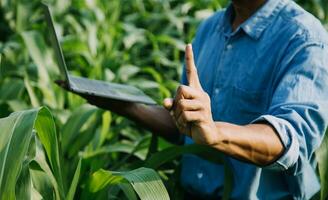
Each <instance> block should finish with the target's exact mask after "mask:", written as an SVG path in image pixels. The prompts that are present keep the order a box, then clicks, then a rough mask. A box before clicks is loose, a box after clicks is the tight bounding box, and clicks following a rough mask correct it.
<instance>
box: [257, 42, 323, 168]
mask: <svg viewBox="0 0 328 200" xmlns="http://www.w3.org/2000/svg"><path fill="white" fill-rule="evenodd" d="M286 52H287V53H286V55H285V56H284V57H283V59H282V61H281V62H280V63H281V64H280V65H279V69H277V78H276V79H275V80H274V84H273V85H274V89H273V92H272V98H271V103H270V106H269V109H268V112H267V113H266V114H265V115H263V116H260V117H259V118H258V119H256V120H254V121H253V122H252V123H257V122H263V121H264V122H267V123H269V124H271V125H272V126H273V127H274V129H275V130H276V133H277V134H278V136H279V137H280V140H281V142H282V143H283V145H284V148H285V150H284V152H283V154H282V155H281V156H280V158H278V160H276V161H275V162H274V163H272V164H270V165H268V166H266V167H264V168H265V169H270V170H278V171H284V170H289V171H291V173H293V174H294V173H297V172H298V171H299V170H301V169H300V166H304V164H306V165H308V164H309V163H310V160H311V159H312V158H313V155H314V152H315V150H316V149H317V148H318V147H319V145H320V144H321V142H322V139H323V136H324V133H325V130H326V127H327V121H328V115H327V114H328V50H327V45H326V44H323V43H321V42H316V41H311V42H309V41H307V42H304V40H301V39H299V40H297V42H294V43H293V44H291V46H290V47H289V48H288V49H287V51H286ZM304 162H309V163H304Z"/></svg>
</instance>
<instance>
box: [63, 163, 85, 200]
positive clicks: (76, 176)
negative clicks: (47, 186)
mask: <svg viewBox="0 0 328 200" xmlns="http://www.w3.org/2000/svg"><path fill="white" fill-rule="evenodd" d="M81 164H82V159H80V160H79V163H78V164H77V167H76V170H75V173H74V177H73V180H72V183H71V186H70V188H69V191H68V194H67V196H66V200H73V199H74V195H75V191H76V188H77V185H78V183H79V178H80V174H81Z"/></svg>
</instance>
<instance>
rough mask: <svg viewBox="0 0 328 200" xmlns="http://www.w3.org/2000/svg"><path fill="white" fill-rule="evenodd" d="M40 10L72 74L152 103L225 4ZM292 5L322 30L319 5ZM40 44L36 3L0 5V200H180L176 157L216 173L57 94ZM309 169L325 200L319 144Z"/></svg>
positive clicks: (104, 4) (144, 0)
mask: <svg viewBox="0 0 328 200" xmlns="http://www.w3.org/2000/svg"><path fill="white" fill-rule="evenodd" d="M46 2H47V3H48V4H49V5H51V10H52V11H53V15H54V18H55V26H56V30H57V33H58V35H59V38H60V42H61V45H62V47H63V51H64V55H65V60H66V61H67V65H68V68H69V70H70V72H71V73H72V74H75V75H81V76H85V77H89V78H94V79H101V80H105V81H112V82H118V83H126V84H130V85H134V86H136V87H139V88H140V89H142V90H143V91H145V92H146V93H147V94H148V95H150V96H151V97H152V98H154V99H155V100H156V101H158V102H159V103H160V102H161V101H162V100H163V98H165V97H169V96H172V94H173V93H174V91H175V90H176V87H177V86H178V85H179V79H180V76H181V70H182V67H181V66H182V60H183V50H184V44H185V43H186V42H190V41H192V38H193V37H194V35H195V32H196V29H197V26H198V24H199V23H200V21H201V20H203V19H205V18H206V17H208V16H210V15H211V14H212V13H213V12H214V11H216V10H220V9H221V8H222V7H224V6H226V5H227V3H228V0H202V1H196V0H183V1H181V0H111V1H106V0H93V1H92V0H91V1H90V0H71V1H67V0H47V1H46ZM297 2H299V3H301V4H302V5H303V6H304V7H305V8H306V9H308V10H309V11H310V12H312V13H314V14H315V15H316V16H317V17H318V18H320V19H321V20H322V22H323V23H327V13H328V12H327V3H326V1H324V0H318V1H317V0H316V1H314V0H312V1H303V0H298V1H297ZM49 44H50V43H49V38H48V36H47V28H46V24H45V20H44V17H43V13H42V9H41V7H40V1H39V0H29V1H27V0H2V1H0V55H2V56H0V60H1V65H0V94H1V95H0V118H1V119H0V130H1V131H0V199H14V198H16V199H29V198H33V199H41V198H43V199H126V198H127V199H138V198H141V199H167V198H168V196H170V197H171V198H172V199H182V198H183V190H182V189H181V188H180V185H179V180H178V177H179V157H180V156H181V155H182V154H184V153H193V154H197V155H199V156H202V157H204V158H205V159H207V160H210V161H212V162H218V163H221V164H224V162H223V160H222V155H221V154H220V153H219V152H216V151H213V149H209V148H206V147H202V146H194V145H192V146H186V147H184V146H174V145H172V144H169V143H167V142H166V141H164V140H163V139H161V138H157V137H155V136H152V135H151V134H150V133H148V132H147V131H145V130H143V129H141V128H140V127H138V126H137V124H134V123H133V122H131V121H129V120H127V119H125V118H122V117H120V116H117V115H115V114H114V113H111V112H109V111H104V110H100V109H98V108H96V107H93V106H90V105H88V104H87V103H86V102H85V100H83V99H82V98H80V97H78V96H76V95H72V94H69V93H66V92H64V91H63V90H62V89H61V88H59V87H58V86H57V85H55V84H54V83H53V80H55V79H57V78H58V77H59V75H58V74H59V71H58V66H57V63H56V61H55V59H54V55H53V54H54V52H53V50H52V48H51V47H50V45H49ZM43 106H46V107H43ZM212 155H214V156H212ZM317 159H318V163H319V165H318V171H319V173H318V176H319V177H320V179H321V185H322V191H321V193H320V194H318V198H320V196H321V199H326V198H327V192H328V191H327V188H328V185H327V180H328V173H327V166H326V165H327V163H328V158H327V135H326V139H325V140H324V143H323V145H322V147H321V148H320V150H318V153H317ZM225 168H226V174H227V175H228V176H227V178H226V179H225V188H224V191H225V192H224V194H225V195H224V196H225V199H228V198H229V192H230V191H231V188H232V187H233V183H232V178H231V176H232V174H231V171H230V170H229V167H228V166H226V167H225ZM164 186H165V187H164ZM149 190H151V191H149ZM154 191H155V192H154ZM154 195H156V196H154Z"/></svg>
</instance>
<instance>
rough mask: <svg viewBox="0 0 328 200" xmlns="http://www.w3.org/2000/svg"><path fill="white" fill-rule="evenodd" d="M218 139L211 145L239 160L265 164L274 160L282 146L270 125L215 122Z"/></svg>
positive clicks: (280, 152) (282, 148)
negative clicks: (239, 124)
mask: <svg viewBox="0 0 328 200" xmlns="http://www.w3.org/2000/svg"><path fill="white" fill-rule="evenodd" d="M215 124H216V128H217V130H216V131H217V134H218V139H217V142H216V143H214V144H213V147H214V148H216V149H218V150H220V151H222V152H223V153H225V154H228V155H230V156H232V157H234V158H237V159H239V160H243V161H246V162H250V163H254V164H256V165H260V166H265V165H268V164H270V163H272V162H274V161H275V160H276V159H277V158H278V157H279V156H280V155H281V154H282V152H283V150H284V147H283V144H282V143H281V141H280V138H279V136H278V135H277V134H276V132H275V130H274V128H273V127H271V125H268V124H251V125H246V126H238V125H233V124H229V123H223V122H216V123H215Z"/></svg>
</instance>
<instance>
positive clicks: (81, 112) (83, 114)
mask: <svg viewBox="0 0 328 200" xmlns="http://www.w3.org/2000/svg"><path fill="white" fill-rule="evenodd" d="M96 111H97V108H96V107H93V106H89V105H83V106H81V107H79V108H77V109H76V110H75V111H74V112H73V113H72V115H71V116H70V118H69V119H68V120H67V122H66V123H65V125H64V126H63V128H62V131H61V133H62V148H63V152H67V151H68V147H69V145H71V144H72V143H73V141H74V140H76V138H77V137H78V135H79V132H80V129H81V128H82V127H83V125H84V124H85V123H86V121H87V120H88V119H89V118H90V117H91V116H92V115H94V114H95V112H96Z"/></svg>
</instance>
